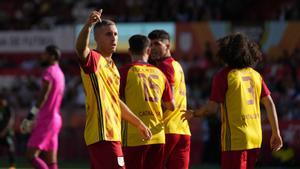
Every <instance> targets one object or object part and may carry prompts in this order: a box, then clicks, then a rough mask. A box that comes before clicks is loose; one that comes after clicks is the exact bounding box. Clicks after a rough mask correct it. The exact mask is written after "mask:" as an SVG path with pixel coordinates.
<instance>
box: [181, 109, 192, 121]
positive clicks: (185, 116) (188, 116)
mask: <svg viewBox="0 0 300 169" xmlns="http://www.w3.org/2000/svg"><path fill="white" fill-rule="evenodd" d="M181 112H183V115H182V119H185V120H190V119H191V118H193V117H195V111H194V110H181Z"/></svg>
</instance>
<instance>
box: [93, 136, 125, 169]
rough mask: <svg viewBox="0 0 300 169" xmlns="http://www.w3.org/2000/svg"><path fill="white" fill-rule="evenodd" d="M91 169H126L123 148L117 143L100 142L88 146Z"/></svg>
mask: <svg viewBox="0 0 300 169" xmlns="http://www.w3.org/2000/svg"><path fill="white" fill-rule="evenodd" d="M88 151H89V154H90V161H91V169H125V162H124V156H123V152H122V146H121V143H120V142H117V141H100V142H97V143H94V144H91V145H88Z"/></svg>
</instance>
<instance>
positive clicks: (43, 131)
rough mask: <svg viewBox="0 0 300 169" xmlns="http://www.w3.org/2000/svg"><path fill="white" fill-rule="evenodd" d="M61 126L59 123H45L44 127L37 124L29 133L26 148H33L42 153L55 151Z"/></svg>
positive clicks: (42, 124) (41, 124)
mask: <svg viewBox="0 0 300 169" xmlns="http://www.w3.org/2000/svg"><path fill="white" fill-rule="evenodd" d="M61 126H62V122H61V121H57V122H55V123H54V122H52V123H48V124H47V123H46V125H45V123H37V124H36V126H35V127H34V128H33V130H32V132H31V135H30V138H29V140H28V143H27V147H35V148H38V149H40V150H43V151H49V150H51V151H57V149H58V135H59V132H60V129H61Z"/></svg>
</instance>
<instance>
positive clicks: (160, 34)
mask: <svg viewBox="0 0 300 169" xmlns="http://www.w3.org/2000/svg"><path fill="white" fill-rule="evenodd" d="M148 38H149V39H151V40H154V39H162V40H169V41H170V35H169V33H168V32H167V31H165V30H163V29H156V30H153V31H152V32H150V33H149V34H148Z"/></svg>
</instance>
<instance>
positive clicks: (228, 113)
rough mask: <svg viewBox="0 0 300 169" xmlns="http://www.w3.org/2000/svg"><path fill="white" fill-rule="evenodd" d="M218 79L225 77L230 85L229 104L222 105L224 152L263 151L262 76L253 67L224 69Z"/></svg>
mask: <svg viewBox="0 0 300 169" xmlns="http://www.w3.org/2000/svg"><path fill="white" fill-rule="evenodd" d="M217 76H220V77H221V76H223V78H224V79H225V80H224V83H225V84H226V93H225V100H224V103H222V104H221V105H222V106H221V111H222V117H221V119H222V150H243V149H253V148H259V147H260V146H261V141H262V135H261V121H260V116H261V114H260V97H261V92H262V83H263V82H262V78H261V76H260V74H259V73H258V72H256V71H255V70H254V69H252V68H250V67H249V68H243V69H232V70H231V69H223V71H221V72H220V73H218V74H217ZM220 77H216V78H220ZM221 78H222V77H221Z"/></svg>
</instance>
